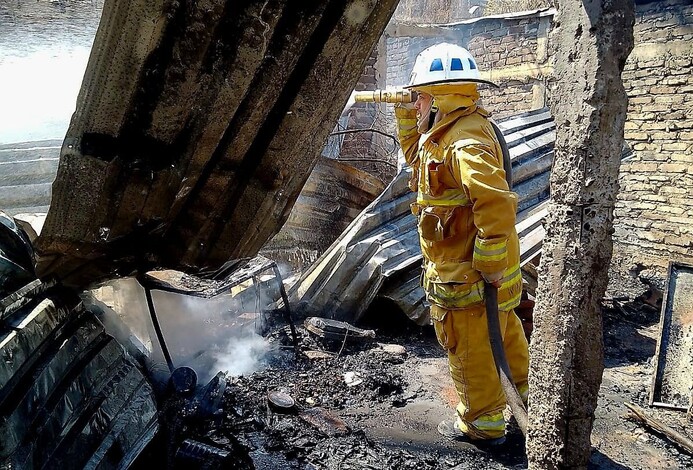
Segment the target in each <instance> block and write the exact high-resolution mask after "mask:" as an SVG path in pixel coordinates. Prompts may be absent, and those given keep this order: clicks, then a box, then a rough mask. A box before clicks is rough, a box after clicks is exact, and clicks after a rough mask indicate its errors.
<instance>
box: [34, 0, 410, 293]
mask: <svg viewBox="0 0 693 470" xmlns="http://www.w3.org/2000/svg"><path fill="white" fill-rule="evenodd" d="M396 4H397V2H396V0H386V1H380V2H378V1H375V0H325V1H306V2H292V1H288V0H268V1H262V2H258V1H248V0H244V1H230V0H204V1H196V2H193V1H174V0H122V1H121V0H106V3H105V5H104V9H103V16H102V20H101V24H100V25H99V29H98V32H97V35H96V38H95V40H94V46H93V48H92V53H91V57H90V59H89V64H88V66H87V71H86V73H85V78H84V82H83V83H82V88H81V91H80V94H79V99H78V103H77V109H76V111H75V114H74V115H73V117H72V122H71V124H70V128H69V130H68V132H67V136H66V138H65V141H64V143H63V147H62V150H61V155H60V165H59V169H58V176H57V179H56V181H55V183H54V184H53V200H52V203H51V207H50V209H49V212H48V217H47V220H46V223H45V225H44V227H43V232H42V233H41V237H40V238H39V240H38V243H37V248H38V251H39V253H40V255H41V258H40V263H39V273H40V275H41V276H42V277H45V276H48V275H55V276H57V277H59V278H61V279H62V280H63V281H64V282H65V283H68V284H73V285H83V284H87V283H89V282H93V281H96V280H99V279H102V278H104V277H109V276H112V275H113V274H115V273H123V274H127V273H131V272H133V271H135V270H144V269H149V268H151V267H153V266H165V267H169V268H175V269H180V270H185V271H193V272H198V271H200V270H214V269H216V268H218V267H219V266H220V265H222V264H224V263H225V262H226V261H228V260H229V259H230V258H242V257H251V256H254V255H255V254H256V253H257V251H258V250H259V249H260V247H261V246H262V245H263V244H264V242H265V241H266V240H267V239H269V238H270V237H271V236H272V235H274V234H275V233H276V232H277V231H278V230H279V229H280V228H281V226H282V224H283V223H284V221H285V220H286V218H287V217H288V214H289V212H290V210H291V207H292V205H293V202H294V201H295V200H296V197H297V196H298V194H299V192H300V190H301V188H302V186H303V184H304V183H305V181H306V179H307V178H308V175H309V174H310V172H311V170H312V168H313V165H314V164H315V162H316V160H317V158H318V156H319V155H320V153H321V150H322V147H323V142H324V141H325V139H326V137H327V135H328V133H329V132H330V131H331V130H332V127H333V126H334V123H335V122H336V120H337V118H338V117H339V115H340V113H341V111H342V109H343V107H344V104H345V103H346V100H347V98H348V96H349V92H350V91H351V89H352V88H353V86H354V84H355V83H356V81H357V79H358V77H359V76H360V74H361V72H362V70H363V64H364V62H365V60H366V58H367V57H368V55H369V53H370V52H371V49H372V47H373V45H374V44H375V42H376V41H377V39H378V38H379V37H380V34H381V33H382V30H383V29H384V27H385V25H386V24H387V21H388V19H389V18H390V16H391V14H392V12H393V10H394V8H395V7H396Z"/></svg>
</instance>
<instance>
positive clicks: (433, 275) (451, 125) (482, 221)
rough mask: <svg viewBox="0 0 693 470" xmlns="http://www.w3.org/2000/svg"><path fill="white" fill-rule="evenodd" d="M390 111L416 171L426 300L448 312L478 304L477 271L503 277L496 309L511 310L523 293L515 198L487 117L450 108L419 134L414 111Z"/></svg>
mask: <svg viewBox="0 0 693 470" xmlns="http://www.w3.org/2000/svg"><path fill="white" fill-rule="evenodd" d="M395 113H396V116H397V118H398V124H399V127H398V134H399V138H400V143H401V145H402V150H403V152H404V155H405V158H406V159H407V162H408V163H409V164H410V165H411V166H412V167H413V168H414V170H415V171H414V174H415V178H416V181H415V183H416V189H417V193H418V194H417V200H416V203H415V204H412V212H413V213H414V215H416V216H417V217H418V229H419V239H420V243H421V252H422V254H423V258H424V263H423V280H422V285H423V287H424V290H425V291H426V295H427V298H428V300H429V301H431V302H434V303H436V304H438V305H441V306H443V307H446V308H453V309H465V308H470V307H475V306H478V305H480V304H482V303H483V291H484V289H483V279H482V277H481V274H480V271H481V272H486V273H496V272H501V271H503V272H504V276H503V279H502V281H501V287H500V288H499V290H498V302H499V309H501V310H510V309H512V308H514V307H516V306H517V305H518V304H519V301H520V294H521V291H522V276H521V273H520V266H519V264H520V257H519V254H520V249H519V241H518V237H517V233H516V231H515V212H516V210H517V196H516V194H515V193H513V192H511V191H509V190H508V185H507V182H506V181H505V172H504V171H503V156H502V150H501V148H500V145H499V143H498V141H497V139H496V136H495V133H494V131H493V127H492V126H491V123H490V122H489V121H488V119H487V116H488V113H487V112H486V111H485V110H483V109H482V108H479V107H477V106H476V105H474V106H470V107H466V108H462V109H457V110H455V111H452V112H450V113H448V114H447V115H446V116H445V117H444V118H443V119H442V120H441V121H440V122H438V123H437V124H436V125H435V126H434V127H433V129H431V131H430V132H428V133H426V134H423V135H419V134H418V132H417V131H416V128H415V127H412V125H411V122H412V118H415V114H416V111H414V110H408V109H406V108H398V109H396V111H395ZM412 183H414V181H413V182H412ZM412 186H413V185H412Z"/></svg>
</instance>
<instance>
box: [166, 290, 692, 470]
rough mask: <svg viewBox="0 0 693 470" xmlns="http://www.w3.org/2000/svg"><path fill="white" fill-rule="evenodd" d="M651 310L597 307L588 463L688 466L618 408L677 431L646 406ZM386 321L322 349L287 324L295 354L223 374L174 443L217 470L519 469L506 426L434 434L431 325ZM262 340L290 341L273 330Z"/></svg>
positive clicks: (521, 463)
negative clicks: (218, 462) (496, 440)
mask: <svg viewBox="0 0 693 470" xmlns="http://www.w3.org/2000/svg"><path fill="white" fill-rule="evenodd" d="M658 315H659V314H658V311H657V310H656V309H654V308H652V307H651V306H649V305H647V304H645V303H642V302H628V303H619V304H618V305H616V304H614V306H613V308H605V314H604V340H605V371H604V378H603V384H602V389H601V392H600V395H599V407H598V410H597V414H596V419H595V424H594V431H593V437H592V441H593V448H594V449H593V454H592V461H591V464H590V467H591V468H606V469H625V468H632V469H650V468H691V467H692V466H693V459H692V458H691V457H690V456H688V455H686V454H685V453H682V452H681V451H680V449H678V448H677V447H676V446H674V445H672V444H671V443H670V442H669V441H667V440H666V439H665V438H662V437H661V436H658V435H656V434H654V433H652V432H651V431H648V430H645V429H644V428H642V427H641V426H640V425H638V424H636V423H634V422H632V421H630V420H628V419H627V418H626V414H627V413H626V412H627V410H626V408H625V406H624V405H623V403H624V402H633V403H636V404H639V405H640V406H642V407H644V408H646V409H647V411H648V413H650V414H651V415H652V416H655V417H656V418H658V419H660V420H662V421H664V422H666V423H667V424H668V425H670V426H672V427H673V428H675V429H677V430H679V431H681V432H684V433H685V432H686V431H687V429H686V421H685V413H681V412H677V411H668V410H663V409H657V408H649V407H647V398H648V394H649V387H650V384H651V380H652V379H651V377H652V371H653V360H652V358H653V356H654V354H655V346H656V337H657V334H658ZM392 324H398V325H401V326H402V328H400V329H399V330H398V331H395V330H393V329H392V328H389V329H384V328H376V331H377V333H378V337H377V339H376V341H375V342H371V343H361V344H355V343H350V342H349V341H346V342H345V343H344V344H340V343H339V342H334V343H324V342H322V340H318V339H316V337H315V336H313V335H312V334H311V333H309V332H308V331H306V330H305V329H304V328H302V327H299V328H298V333H299V342H300V346H299V349H300V351H299V354H298V356H297V357H295V356H294V354H293V352H292V351H291V350H290V349H287V348H285V349H282V350H281V351H282V353H281V354H278V355H275V356H273V357H272V358H270V359H269V360H268V366H267V368H266V369H264V370H262V371H259V372H255V373H253V374H252V375H249V376H246V377H235V378H229V379H228V383H227V387H226V390H225V393H224V397H223V405H222V412H221V413H220V415H219V416H218V419H216V420H207V421H205V422H197V423H186V425H185V426H184V427H183V428H181V429H180V433H179V437H180V436H182V437H187V438H192V439H195V440H197V441H199V442H202V443H207V444H210V445H214V446H216V447H218V448H219V449H222V450H223V451H225V452H228V453H229V457H228V458H227V459H226V460H225V461H224V463H223V467H224V468H238V469H252V468H257V469H451V468H458V469H461V468H472V469H476V468H479V469H482V468H526V467H527V461H526V457H525V453H524V439H523V437H522V435H521V433H520V431H519V429H518V428H517V427H516V426H515V425H514V422H512V421H511V424H510V426H509V429H508V439H507V442H506V443H505V444H504V445H503V446H501V447H499V448H494V450H493V451H488V450H482V449H478V448H475V447H473V446H470V445H468V444H460V443H453V442H449V441H446V440H444V439H443V438H442V437H440V436H439V435H438V434H437V432H436V425H437V423H438V422H439V421H440V420H441V419H446V418H447V419H449V418H451V417H452V413H453V406H454V404H455V403H456V395H455V392H454V388H453V386H452V382H451V380H450V378H449V377H448V372H447V362H446V358H445V356H444V354H443V352H442V350H441V348H440V347H439V346H438V344H437V342H436V339H435V336H434V334H433V331H432V329H431V328H419V327H417V326H414V325H413V324H407V320H406V319H401V320H399V319H398V320H396V321H395V322H393V323H392ZM270 339H271V340H272V341H273V343H274V344H283V345H285V346H288V345H289V344H290V340H289V337H288V335H287V333H286V331H285V330H279V331H275V332H274V333H273V334H272V335H271V336H270ZM276 391H280V392H283V393H285V394H287V395H289V396H290V397H291V398H293V400H294V401H295V403H296V405H295V406H294V407H293V409H291V410H289V411H277V409H276V408H275V407H272V406H270V404H269V401H268V394H269V393H270V392H276ZM530 412H531V409H530ZM688 432H690V431H688ZM205 465H207V467H205V468H213V465H214V464H213V462H212V461H211V460H209V461H208V462H207V464H205Z"/></svg>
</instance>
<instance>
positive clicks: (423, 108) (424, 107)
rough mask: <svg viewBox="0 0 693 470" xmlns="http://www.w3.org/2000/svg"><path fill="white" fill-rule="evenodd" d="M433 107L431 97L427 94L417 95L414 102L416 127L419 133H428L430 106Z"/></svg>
mask: <svg viewBox="0 0 693 470" xmlns="http://www.w3.org/2000/svg"><path fill="white" fill-rule="evenodd" d="M432 105H433V96H431V95H429V94H428V93H419V94H418V95H417V97H416V101H415V102H414V108H415V109H416V125H417V127H418V129H419V132H420V133H422V134H423V133H424V132H428V128H429V116H430V114H431V106H432Z"/></svg>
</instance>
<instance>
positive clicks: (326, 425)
mask: <svg viewBox="0 0 693 470" xmlns="http://www.w3.org/2000/svg"><path fill="white" fill-rule="evenodd" d="M298 416H299V417H300V418H301V419H302V420H303V421H305V422H306V423H308V424H311V425H313V426H315V428H316V429H318V430H319V431H320V432H322V433H324V434H326V435H327V436H330V437H333V436H339V435H341V434H346V433H347V432H348V431H349V428H348V427H347V425H346V423H345V422H344V421H343V420H342V418H340V417H339V416H337V415H336V414H335V413H333V412H331V411H329V410H326V409H325V408H321V407H319V406H315V407H313V408H308V409H307V410H304V411H301V412H300V413H299V414H298Z"/></svg>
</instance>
